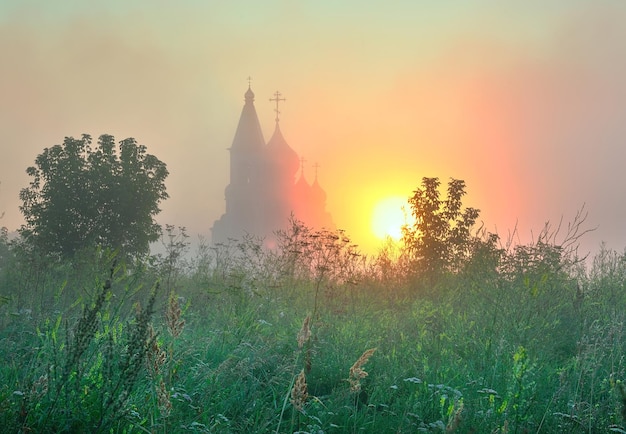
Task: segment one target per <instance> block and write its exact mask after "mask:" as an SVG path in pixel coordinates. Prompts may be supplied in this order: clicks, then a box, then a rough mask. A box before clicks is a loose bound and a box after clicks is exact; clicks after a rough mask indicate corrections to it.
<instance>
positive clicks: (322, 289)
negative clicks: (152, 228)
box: [0, 221, 626, 434]
mask: <svg viewBox="0 0 626 434" xmlns="http://www.w3.org/2000/svg"><path fill="white" fill-rule="evenodd" d="M167 229H168V230H167V234H166V235H165V236H164V240H163V241H164V244H165V247H166V252H165V254H164V255H163V256H159V257H156V258H151V259H150V260H148V261H146V262H144V263H140V264H139V265H136V266H134V267H132V268H125V266H124V261H123V258H121V257H119V256H116V255H115V254H114V253H110V252H107V251H106V250H104V249H98V248H94V249H93V251H91V252H89V251H86V250H85V251H83V254H82V255H81V257H80V260H79V258H73V259H72V260H71V261H69V260H67V261H51V260H50V259H49V258H47V257H46V256H45V255H42V256H41V257H38V256H35V255H32V252H28V253H29V254H24V253H23V252H21V251H20V249H21V246H20V245H19V244H12V245H11V246H10V249H11V255H10V256H9V262H10V264H9V266H8V267H7V268H6V270H5V271H6V272H4V273H2V274H0V341H2V344H3V351H2V352H0V426H2V427H3V428H5V430H6V431H7V432H77V431H79V432H128V433H130V432H155V433H158V432H163V433H166V432H186V431H194V432H204V433H219V432H232V433H237V432H258V433H287V432H289V433H292V432H315V433H342V432H397V433H405V432H423V433H441V432H457V433H469V432H480V433H483V432H484V433H505V432H508V433H524V432H571V433H581V434H582V433H590V432H626V391H625V390H626V389H625V387H624V385H623V384H624V383H623V382H624V381H625V379H626V356H624V355H625V354H626V334H625V333H624V324H625V323H626V296H625V292H624V288H625V286H626V265H625V264H626V253H618V252H613V251H608V250H606V249H602V250H601V252H600V253H599V254H598V255H597V256H596V257H595V258H594V260H593V262H592V263H591V264H590V267H589V269H587V268H584V267H582V264H581V263H580V261H579V258H577V256H576V254H575V252H576V251H575V249H570V248H567V246H568V245H571V244H569V243H568V242H564V240H567V239H571V237H570V236H568V235H567V234H568V233H570V234H571V232H566V235H565V236H564V238H559V237H556V236H555V235H554V234H555V231H554V230H551V229H550V228H549V227H547V229H546V230H545V231H544V233H542V234H541V235H540V236H539V237H538V238H537V240H536V241H535V242H533V243H531V244H529V245H517V246H505V247H503V246H501V245H499V239H498V237H497V236H495V235H493V234H486V233H482V234H481V233H477V234H476V235H475V236H473V237H471V238H470V239H469V242H468V244H467V245H465V247H464V248H465V249H466V250H465V251H466V252H467V253H465V254H464V255H467V256H466V259H465V260H464V261H463V264H462V266H459V265H455V266H454V270H452V269H450V270H449V271H450V272H447V273H441V275H440V278H439V279H438V280H437V282H436V283H435V284H434V285H433V287H432V288H431V289H430V291H429V292H427V293H426V295H424V294H420V296H416V295H415V293H413V292H412V288H411V285H412V282H413V280H414V279H415V276H414V274H413V273H414V269H411V268H408V267H407V266H406V264H405V263H403V262H402V261H403V260H406V257H403V256H402V255H401V254H398V253H396V252H391V251H386V252H383V253H381V255H379V256H378V257H374V258H371V259H368V258H366V257H364V256H362V255H360V254H359V253H358V251H357V250H356V248H355V247H354V246H353V244H352V243H351V242H350V240H349V238H348V237H347V236H346V235H345V234H344V233H343V232H341V231H339V232H337V231H335V232H327V231H315V230H312V229H309V228H306V227H304V226H302V225H301V224H300V223H298V222H296V221H294V222H293V225H292V227H291V228H290V229H289V230H287V231H285V232H282V233H280V234H278V237H277V239H278V247H277V248H275V249H273V250H268V249H265V248H264V247H263V240H259V239H256V238H252V237H246V238H244V239H242V240H239V241H237V240H233V241H232V242H230V243H229V244H226V245H220V246H202V247H201V248H200V250H199V251H198V253H197V254H196V255H195V257H193V258H187V257H185V255H187V253H188V252H187V247H188V246H187V243H186V235H185V230H184V228H178V229H175V228H173V227H168V228H167ZM574 233H579V232H574ZM387 267H390V268H391V269H387ZM452 271H454V272H452ZM158 282H160V284H161V287H162V288H164V289H165V290H163V291H152V290H151V289H152V288H156V287H157V285H158ZM2 297H4V298H2ZM374 349H375V351H374Z"/></svg>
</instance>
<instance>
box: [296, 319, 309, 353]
mask: <svg viewBox="0 0 626 434" xmlns="http://www.w3.org/2000/svg"><path fill="white" fill-rule="evenodd" d="M309 339H311V315H307V316H306V318H304V321H303V322H302V328H301V329H300V331H299V332H298V348H300V349H302V347H303V346H304V344H305V343H306V342H307V341H308V340H309Z"/></svg>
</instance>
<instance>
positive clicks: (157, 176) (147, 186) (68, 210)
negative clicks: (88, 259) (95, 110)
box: [20, 134, 168, 258]
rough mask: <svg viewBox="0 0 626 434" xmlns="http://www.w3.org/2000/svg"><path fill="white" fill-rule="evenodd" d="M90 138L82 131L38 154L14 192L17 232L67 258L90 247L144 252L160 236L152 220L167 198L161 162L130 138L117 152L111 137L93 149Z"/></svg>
mask: <svg viewBox="0 0 626 434" xmlns="http://www.w3.org/2000/svg"><path fill="white" fill-rule="evenodd" d="M91 143H92V139H91V137H90V136H89V135H86V134H84V135H83V136H82V137H81V138H80V139H74V138H72V137H66V138H65V140H64V141H63V144H62V145H56V146H53V147H52V148H46V149H44V151H43V153H41V154H40V155H38V156H37V158H36V160H35V166H32V167H29V168H28V169H27V171H26V172H27V173H28V175H29V176H30V177H31V178H32V180H31V182H30V185H29V187H27V188H24V189H22V190H21V192H20V199H21V200H22V202H23V203H22V205H21V206H20V210H21V212H22V213H23V214H24V217H25V220H26V224H25V225H24V226H23V227H22V228H21V229H20V233H21V235H22V236H23V237H24V238H25V239H26V240H28V241H29V243H31V244H32V245H33V246H35V247H36V248H37V250H38V251H40V252H44V253H52V254H57V255H60V256H62V257H65V258H69V257H72V256H74V255H75V254H76V253H77V252H79V251H80V250H81V249H84V248H86V247H88V246H90V245H92V244H97V245H101V246H103V247H105V248H111V249H119V250H120V251H121V252H122V254H123V255H127V256H135V255H141V254H145V253H147V252H148V245H149V243H150V242H151V241H155V240H157V239H158V236H159V234H160V227H159V226H158V225H157V223H156V222H155V221H154V219H153V217H154V216H155V215H156V214H157V213H158V212H159V208H158V205H159V203H160V202H161V201H162V200H165V199H166V198H167V197H168V195H167V193H166V189H165V184H164V181H165V179H166V177H167V175H168V171H167V169H166V166H165V164H164V163H163V162H161V161H160V160H159V159H158V158H156V157H155V156H153V155H150V154H148V153H147V152H146V147H145V146H142V145H138V144H137V142H136V141H135V139H132V138H128V139H125V140H122V141H121V142H120V143H119V151H118V152H116V150H115V140H114V138H113V136H110V135H102V136H100V138H99V140H98V143H97V145H96V146H95V148H93V149H92V147H91Z"/></svg>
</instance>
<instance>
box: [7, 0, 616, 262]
mask: <svg viewBox="0 0 626 434" xmlns="http://www.w3.org/2000/svg"><path fill="white" fill-rule="evenodd" d="M624 22H626V2H624V1H621V0H594V1H590V0H589V1H583V0H553V1H550V2H534V1H516V0H512V1H507V2H502V1H497V0H463V1H461V0H449V1H445V2H443V1H435V0H431V1H427V0H411V1H389V0H387V1H384V2H383V1H368V2H364V1H355V0H344V1H340V2H339V1H330V0H317V1H304V0H301V1H296V0H291V1H287V0H284V1H279V0H267V1H262V2H259V1H242V0H234V1H228V2H221V1H206V0H205V1H196V0H187V1H182V0H181V1H180V2H168V1H164V0H134V1H127V0H124V1H121V0H109V1H91V2H84V1H80V0H75V1H74V0H58V1H55V2H48V1H29V0H0V53H2V61H1V62H0V77H1V80H0V183H1V184H0V212H2V211H4V212H5V215H4V217H3V218H2V220H0V224H1V225H4V226H7V227H8V228H9V229H10V230H14V229H17V228H18V227H19V226H20V225H21V224H22V222H23V220H22V216H21V214H20V212H19V205H20V201H19V197H18V195H19V191H20V189H21V188H24V187H26V186H28V184H29V181H30V180H29V177H28V176H27V175H26V168H27V167H28V166H31V165H33V164H34V161H35V158H36V156H37V155H38V154H40V153H41V152H42V151H43V149H44V148H46V147H50V146H53V145H55V144H60V143H62V141H63V138H64V137H66V136H73V137H80V136H81V134H83V133H87V134H90V135H92V136H93V137H94V138H96V137H98V136H99V135H101V134H112V135H114V136H115V137H116V139H117V140H122V139H124V138H127V137H134V138H135V139H137V141H138V142H139V143H140V144H142V145H145V146H147V148H148V152H149V153H151V154H154V155H156V156H157V157H158V158H160V159H161V160H162V161H164V162H165V163H166V164H167V166H168V169H169V171H170V176H169V178H168V180H167V182H166V184H167V188H168V192H169V194H170V198H169V199H168V200H167V201H166V202H164V203H163V204H162V212H161V213H160V214H159V216H158V217H157V220H158V221H159V222H160V223H161V224H166V223H167V224H173V225H176V226H184V227H186V228H187V232H188V233H189V234H190V235H191V236H192V237H197V236H203V237H205V238H208V237H209V236H210V228H211V226H212V225H213V222H214V221H215V220H216V219H217V218H219V217H220V215H221V214H222V213H223V212H224V207H225V202H224V188H225V187H226V185H227V183H228V177H229V174H228V161H229V160H228V158H229V154H228V151H227V148H228V147H230V145H231V143H232V140H233V137H234V133H235V128H236V126H237V122H238V120H239V115H240V113H241V109H242V107H243V97H244V93H245V91H246V90H247V86H248V77H251V86H252V89H253V90H254V92H255V94H256V102H255V105H256V110H257V113H258V115H259V118H260V121H261V125H262V127H263V132H264V135H265V138H266V140H268V139H269V137H270V136H271V133H272V131H273V127H274V121H273V120H274V116H275V114H274V112H273V108H274V106H273V105H272V103H271V102H270V101H269V99H270V98H271V97H272V95H273V93H274V92H275V91H277V90H278V91H280V92H281V93H282V95H283V96H284V97H285V98H286V101H285V102H284V103H283V104H282V106H281V130H282V132H283V135H284V137H285V139H286V140H287V142H288V143H289V144H290V145H291V147H292V148H294V150H295V151H296V152H297V153H298V154H300V155H301V156H303V157H304V158H305V159H306V160H307V161H308V162H309V165H310V167H305V177H306V178H307V179H308V180H309V182H311V181H312V178H313V168H312V165H313V163H315V162H316V163H319V165H320V168H319V172H318V174H319V177H318V179H319V182H320V184H321V185H322V187H323V188H324V189H325V190H326V192H327V209H328V210H329V211H330V212H331V213H332V215H333V218H334V221H335V223H336V225H337V226H338V227H339V228H342V229H344V230H346V233H347V234H348V235H349V236H350V237H351V238H352V239H353V240H354V241H355V242H356V243H357V244H359V245H360V246H362V249H363V251H365V252H373V251H375V249H376V247H377V246H379V245H380V240H379V239H377V238H376V237H375V236H374V235H372V230H371V219H372V218H371V215H372V212H373V209H374V208H375V206H376V204H377V203H379V202H380V201H381V200H384V199H385V198H387V197H391V196H401V197H408V196H409V195H410V194H411V192H412V191H413V190H415V188H417V187H419V185H420V183H421V179H422V178H423V177H438V178H439V179H440V180H441V181H442V184H444V185H445V184H446V183H447V181H448V180H449V179H450V178H455V179H462V180H464V181H465V182H466V186H467V192H468V194H467V196H466V197H465V198H464V204H465V205H466V206H472V207H475V208H479V209H480V210H481V213H480V217H479V220H480V221H481V223H484V225H485V227H486V228H487V229H488V230H490V231H492V232H497V233H498V234H500V236H501V237H502V238H503V239H506V238H507V237H508V236H509V234H510V233H511V232H512V231H513V230H514V229H516V231H517V232H516V237H515V238H516V239H517V240H519V242H529V241H530V240H532V239H533V237H536V234H537V233H538V232H539V231H540V230H541V229H542V228H543V226H544V224H545V223H546V222H548V221H549V222H551V224H552V225H553V226H557V225H558V223H559V221H561V220H562V221H563V226H565V227H566V226H567V223H568V222H571V221H572V220H573V218H574V216H575V215H576V213H577V211H579V210H580V209H581V208H582V207H583V206H584V208H585V209H586V210H587V211H588V216H587V220H586V222H585V224H584V227H585V228H587V229H593V228H595V230H594V231H593V232H591V233H589V234H586V235H585V236H584V237H583V238H582V239H581V242H580V243H581V251H584V252H587V251H588V252H594V251H596V250H598V248H599V246H600V243H602V242H605V243H606V246H607V247H608V248H611V249H615V250H618V251H623V250H624V247H626V224H625V222H626V194H625V193H626V170H624V164H625V162H626V143H625V140H626V26H624V25H623V23H624ZM562 232H564V231H562Z"/></svg>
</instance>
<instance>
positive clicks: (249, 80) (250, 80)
mask: <svg viewBox="0 0 626 434" xmlns="http://www.w3.org/2000/svg"><path fill="white" fill-rule="evenodd" d="M251 84H252V77H250V76H248V87H250V85H251Z"/></svg>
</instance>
